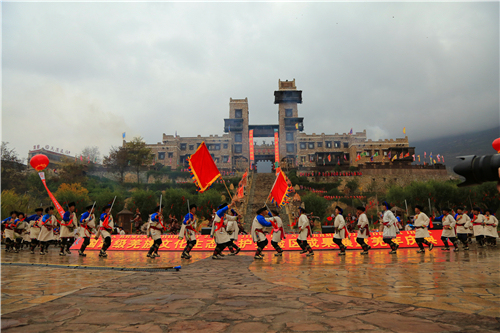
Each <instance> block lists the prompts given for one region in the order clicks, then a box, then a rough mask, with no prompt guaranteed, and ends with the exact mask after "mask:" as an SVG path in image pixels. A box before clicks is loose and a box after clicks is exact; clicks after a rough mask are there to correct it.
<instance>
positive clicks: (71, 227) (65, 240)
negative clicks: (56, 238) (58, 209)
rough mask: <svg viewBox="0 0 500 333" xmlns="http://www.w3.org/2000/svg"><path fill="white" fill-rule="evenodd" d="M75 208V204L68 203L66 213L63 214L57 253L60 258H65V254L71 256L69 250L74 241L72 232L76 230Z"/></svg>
mask: <svg viewBox="0 0 500 333" xmlns="http://www.w3.org/2000/svg"><path fill="white" fill-rule="evenodd" d="M75 206H76V204H75V203H74V202H70V203H69V204H68V211H67V212H65V213H64V215H63V218H62V221H61V230H60V234H61V251H60V252H59V255H60V256H65V255H66V253H67V254H71V251H70V250H69V248H70V247H71V245H73V242H74V241H75V234H74V231H75V228H78V222H77V218H76V214H75ZM64 249H66V253H64Z"/></svg>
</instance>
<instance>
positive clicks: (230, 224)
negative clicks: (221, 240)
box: [226, 215, 240, 240]
mask: <svg viewBox="0 0 500 333" xmlns="http://www.w3.org/2000/svg"><path fill="white" fill-rule="evenodd" d="M226 220H227V228H226V230H227V233H228V235H229V239H232V240H238V233H239V232H240V228H239V227H238V217H237V216H231V215H226Z"/></svg>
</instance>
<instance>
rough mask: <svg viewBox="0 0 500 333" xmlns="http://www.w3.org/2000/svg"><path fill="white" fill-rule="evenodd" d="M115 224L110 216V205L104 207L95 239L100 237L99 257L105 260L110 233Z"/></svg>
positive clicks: (109, 243) (109, 244) (109, 242)
mask: <svg viewBox="0 0 500 333" xmlns="http://www.w3.org/2000/svg"><path fill="white" fill-rule="evenodd" d="M114 226H115V224H114V222H113V215H111V205H106V206H104V207H103V209H102V214H101V217H100V219H99V231H98V232H97V235H95V239H99V236H102V248H101V251H99V257H102V258H107V256H108V254H107V253H106V250H107V249H108V248H109V247H110V246H111V232H113V228H114Z"/></svg>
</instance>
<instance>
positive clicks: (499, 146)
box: [491, 138, 500, 154]
mask: <svg viewBox="0 0 500 333" xmlns="http://www.w3.org/2000/svg"><path fill="white" fill-rule="evenodd" d="M491 145H492V146H493V149H495V150H496V151H497V152H498V153H499V154H500V138H498V139H496V140H495V141H493V143H492V144H491Z"/></svg>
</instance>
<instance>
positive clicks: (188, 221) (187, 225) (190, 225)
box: [179, 204, 198, 259]
mask: <svg viewBox="0 0 500 333" xmlns="http://www.w3.org/2000/svg"><path fill="white" fill-rule="evenodd" d="M197 208H198V207H197V206H196V205H195V204H192V205H191V206H189V213H188V214H186V216H184V220H183V221H182V226H181V231H180V232H179V239H183V238H184V239H185V240H186V246H185V247H184V251H182V254H181V258H182V259H191V255H190V254H189V252H191V250H192V249H193V247H194V246H195V245H196V228H197V224H198V219H196V216H195V215H194V214H196V209H197Z"/></svg>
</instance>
